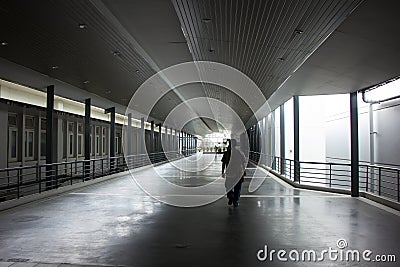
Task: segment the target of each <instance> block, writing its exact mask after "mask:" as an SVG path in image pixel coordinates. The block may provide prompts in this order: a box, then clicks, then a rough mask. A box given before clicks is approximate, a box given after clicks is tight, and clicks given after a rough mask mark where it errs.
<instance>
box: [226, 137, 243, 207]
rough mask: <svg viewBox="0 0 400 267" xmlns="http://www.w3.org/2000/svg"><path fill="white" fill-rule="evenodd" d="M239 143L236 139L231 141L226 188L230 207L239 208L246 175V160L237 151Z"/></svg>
mask: <svg viewBox="0 0 400 267" xmlns="http://www.w3.org/2000/svg"><path fill="white" fill-rule="evenodd" d="M236 145H237V143H236V140H235V139H231V140H230V145H229V146H230V149H228V150H229V151H230V153H229V158H228V160H227V161H228V163H227V168H226V179H225V188H226V191H227V197H228V199H229V201H228V205H231V204H232V203H233V205H234V206H235V207H237V206H238V201H239V198H240V191H241V189H242V183H243V181H244V175H245V167H246V166H245V164H246V159H245V156H244V155H243V153H242V152H241V151H240V150H238V149H237V147H236Z"/></svg>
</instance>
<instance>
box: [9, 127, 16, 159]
mask: <svg viewBox="0 0 400 267" xmlns="http://www.w3.org/2000/svg"><path fill="white" fill-rule="evenodd" d="M13 131H15V157H12V156H11V154H12V144H11V133H12V132H13ZM8 161H9V162H15V161H18V128H17V127H15V126H10V127H8Z"/></svg>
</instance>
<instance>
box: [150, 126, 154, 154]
mask: <svg viewBox="0 0 400 267" xmlns="http://www.w3.org/2000/svg"><path fill="white" fill-rule="evenodd" d="M153 153H154V121H151V122H150V154H153Z"/></svg>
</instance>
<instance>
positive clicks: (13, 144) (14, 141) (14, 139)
mask: <svg viewBox="0 0 400 267" xmlns="http://www.w3.org/2000/svg"><path fill="white" fill-rule="evenodd" d="M16 157H17V131H16V130H12V131H11V158H16Z"/></svg>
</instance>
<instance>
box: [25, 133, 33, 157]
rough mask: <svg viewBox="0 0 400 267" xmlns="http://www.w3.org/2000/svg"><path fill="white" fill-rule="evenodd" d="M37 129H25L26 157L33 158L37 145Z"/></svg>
mask: <svg viewBox="0 0 400 267" xmlns="http://www.w3.org/2000/svg"><path fill="white" fill-rule="evenodd" d="M34 136H35V131H34V130H32V129H26V130H25V144H24V145H25V159H27V160H33V155H34V145H35V139H34Z"/></svg>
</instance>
